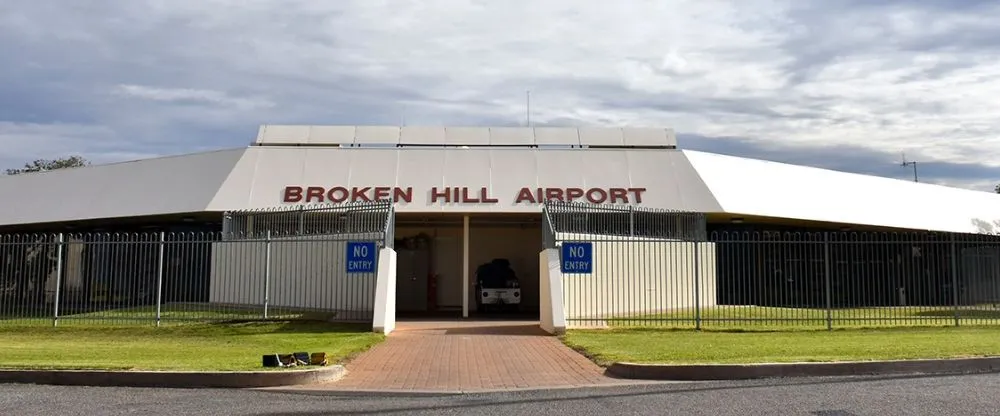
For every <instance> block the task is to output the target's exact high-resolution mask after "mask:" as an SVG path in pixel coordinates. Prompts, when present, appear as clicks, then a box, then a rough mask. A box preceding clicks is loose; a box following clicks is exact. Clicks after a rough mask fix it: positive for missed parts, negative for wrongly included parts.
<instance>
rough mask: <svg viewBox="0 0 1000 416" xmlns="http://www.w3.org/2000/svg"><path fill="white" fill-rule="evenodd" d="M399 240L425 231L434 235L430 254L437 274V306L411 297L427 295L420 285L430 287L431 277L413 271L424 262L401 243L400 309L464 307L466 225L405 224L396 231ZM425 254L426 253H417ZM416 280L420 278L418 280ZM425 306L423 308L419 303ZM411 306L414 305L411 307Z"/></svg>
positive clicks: (398, 252) (398, 271)
mask: <svg viewBox="0 0 1000 416" xmlns="http://www.w3.org/2000/svg"><path fill="white" fill-rule="evenodd" d="M395 234H396V239H397V240H402V239H407V238H411V237H416V236H418V235H420V234H425V235H427V236H428V237H429V238H430V241H431V247H430V251H429V253H428V255H429V256H430V258H429V262H428V263H429V268H430V271H431V272H432V273H434V274H435V275H436V276H437V286H436V288H435V289H434V293H435V295H436V304H437V307H436V308H432V307H431V305H429V304H426V303H425V302H422V301H419V300H415V299H408V298H407V297H413V296H422V297H424V298H425V299H426V298H427V294H428V291H427V290H424V289H423V288H421V287H419V286H423V287H424V288H426V287H427V283H428V282H427V280H428V278H429V276H428V275H427V274H426V273H423V272H422V270H421V271H415V270H412V269H413V267H415V266H420V265H422V263H423V262H422V261H420V260H416V259H414V260H413V261H408V260H407V259H408V258H409V257H412V256H411V255H410V254H409V253H408V251H410V250H408V249H407V248H406V247H402V246H400V245H398V244H397V247H396V253H397V256H398V260H397V265H396V266H397V269H396V270H397V276H396V280H397V286H396V290H397V293H398V294H399V295H398V296H397V298H396V304H397V305H400V307H401V308H400V310H399V311H400V312H408V311H413V310H414V309H421V310H425V311H426V310H452V309H454V310H459V311H460V310H461V309H462V227H461V226H458V227H456V226H452V225H443V226H442V225H425V226H422V225H401V226H398V227H397V228H396V230H395ZM415 254H417V255H424V253H415ZM414 279H416V280H414ZM421 305H425V307H423V308H420V307H419V306H421ZM407 306H411V307H407Z"/></svg>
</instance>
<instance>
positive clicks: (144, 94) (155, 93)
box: [115, 85, 274, 110]
mask: <svg viewBox="0 0 1000 416" xmlns="http://www.w3.org/2000/svg"><path fill="white" fill-rule="evenodd" d="M115 92H116V93H120V94H124V95H127V96H132V97H137V98H144V99H147V100H153V101H163V102H174V103H184V102H194V103H206V104H216V105H220V106H226V107H235V108H236V109H239V110H251V109H258V108H270V107H274V103H272V102H270V101H268V100H265V99H260V98H256V99H255V98H237V97H231V96H229V95H228V94H226V93H223V92H221V91H214V90H204V89H190V88H155V87H148V86H143V85H119V86H118V88H117V89H116V90H115Z"/></svg>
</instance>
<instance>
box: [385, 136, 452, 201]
mask: <svg viewBox="0 0 1000 416" xmlns="http://www.w3.org/2000/svg"><path fill="white" fill-rule="evenodd" d="M445 153H446V152H445V150H443V149H408V152H407V153H406V155H405V156H403V155H400V157H399V162H398V166H399V171H398V175H399V177H398V178H397V180H396V183H397V186H400V187H412V188H413V202H412V203H410V204H408V205H411V206H412V209H413V210H415V211H424V212H436V211H441V205H438V204H431V203H430V202H428V201H429V200H430V199H429V193H430V189H431V188H433V187H435V186H437V187H442V186H445V184H444V183H443V182H444V181H443V178H444V176H445ZM415 172H420V174H415Z"/></svg>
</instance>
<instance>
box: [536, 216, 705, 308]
mask: <svg viewBox="0 0 1000 416" xmlns="http://www.w3.org/2000/svg"><path fill="white" fill-rule="evenodd" d="M542 217H543V222H544V224H543V233H544V236H543V237H544V239H545V247H546V248H554V249H557V250H558V251H559V253H560V265H561V266H560V267H561V269H562V270H561V271H562V286H563V290H562V291H563V305H564V312H565V318H566V324H567V326H569V327H595V326H596V327H600V326H607V325H609V324H611V323H612V322H614V321H641V320H655V319H658V317H659V315H661V314H664V313H667V312H669V311H678V310H692V311H694V312H693V313H697V310H698V309H699V308H700V307H703V306H705V305H710V304H714V302H715V276H714V268H715V259H714V251H713V250H712V247H711V245H707V244H705V242H706V239H707V230H706V228H707V225H706V218H705V215H704V214H701V213H694V212H680V211H669V210H659V209H650V208H644V207H637V206H631V205H594V204H583V203H570V202H556V201H550V202H546V203H545V204H544V207H543V215H542Z"/></svg>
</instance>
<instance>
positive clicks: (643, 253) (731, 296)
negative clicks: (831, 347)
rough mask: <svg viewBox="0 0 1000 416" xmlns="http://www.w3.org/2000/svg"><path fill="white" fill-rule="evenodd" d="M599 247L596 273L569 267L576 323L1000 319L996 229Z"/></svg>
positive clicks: (781, 324)
mask: <svg viewBox="0 0 1000 416" xmlns="http://www.w3.org/2000/svg"><path fill="white" fill-rule="evenodd" d="M568 241H574V240H573V239H566V240H563V243H565V242H568ZM593 247H594V248H593V251H594V254H593V263H594V265H593V272H592V273H589V274H586V275H583V274H572V273H570V274H567V275H565V276H564V289H563V290H564V302H565V305H566V316H567V320H568V321H569V322H570V323H572V324H573V326H658V327H675V328H719V329H755V328H757V329H781V328H815V329H833V328H847V327H851V328H856V327H886V326H942V325H947V326H955V325H998V324H1000V238H997V237H996V236H986V235H944V234H933V233H899V234H893V233H867V234H865V233H847V232H817V233H713V234H711V235H710V236H709V238H708V241H666V240H663V241H656V240H650V239H646V238H643V239H637V238H622V239H616V240H611V239H604V240H598V241H594V242H593Z"/></svg>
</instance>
